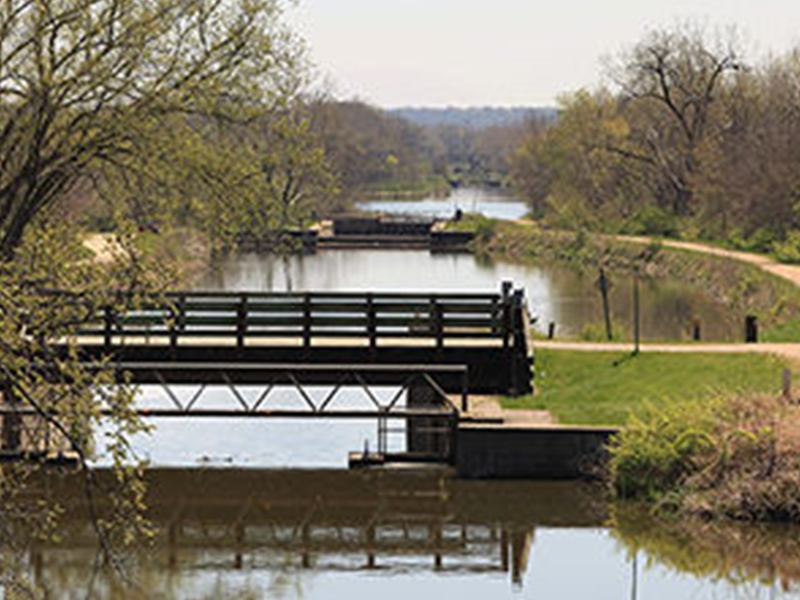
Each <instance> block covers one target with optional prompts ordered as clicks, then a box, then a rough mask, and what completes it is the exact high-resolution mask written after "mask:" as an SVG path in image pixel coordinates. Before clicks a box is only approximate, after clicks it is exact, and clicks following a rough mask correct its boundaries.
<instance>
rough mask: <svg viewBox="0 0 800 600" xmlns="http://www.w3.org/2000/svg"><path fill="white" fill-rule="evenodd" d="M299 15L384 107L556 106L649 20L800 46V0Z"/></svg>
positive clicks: (326, 5)
mask: <svg viewBox="0 0 800 600" xmlns="http://www.w3.org/2000/svg"><path fill="white" fill-rule="evenodd" d="M289 12H290V20H291V22H292V23H294V25H295V27H296V28H297V29H298V30H299V32H300V33H301V35H302V36H303V37H305V39H306V41H307V42H308V44H309V46H310V48H311V55H312V58H313V60H314V62H315V63H316V65H317V66H318V68H319V71H320V72H321V73H322V74H324V75H325V76H327V77H328V79H330V80H331V81H332V82H333V83H334V84H335V87H334V90H335V92H336V94H337V96H339V97H345V98H350V97H356V96H357V97H359V98H361V99H364V100H367V101H370V102H372V103H374V104H377V105H379V106H384V107H396V106H423V105H424V106H449V105H452V106H475V105H478V106H482V105H498V106H513V105H526V106H530V105H553V104H554V102H555V98H556V97H557V96H558V94H559V93H561V92H565V91H570V90H575V89H578V88H580V87H584V86H591V85H594V84H596V83H598V82H599V81H600V75H601V71H602V60H601V59H602V57H603V56H607V55H613V54H616V53H618V52H619V51H620V50H623V49H625V48H627V47H630V46H631V45H632V44H634V43H635V42H636V41H637V40H638V39H640V38H641V37H642V35H643V34H644V32H645V31H646V30H647V28H648V27H653V26H662V25H671V24H673V23H675V22H677V21H684V20H687V19H691V20H694V21H699V22H703V23H707V24H708V25H709V26H710V27H711V28H712V29H713V27H716V26H720V27H727V26H731V25H733V26H735V27H736V28H737V29H738V31H739V32H741V33H742V34H743V37H744V38H745V39H746V41H747V42H748V50H749V51H748V55H749V56H751V57H753V58H755V57H758V56H761V55H764V54H766V53H770V52H771V53H781V52H784V51H786V50H788V49H789V48H791V47H793V46H794V45H796V44H800V2H798V0H638V1H636V0H595V1H590V0H549V1H547V2H544V1H541V0H300V4H299V6H297V7H294V8H291V9H289Z"/></svg>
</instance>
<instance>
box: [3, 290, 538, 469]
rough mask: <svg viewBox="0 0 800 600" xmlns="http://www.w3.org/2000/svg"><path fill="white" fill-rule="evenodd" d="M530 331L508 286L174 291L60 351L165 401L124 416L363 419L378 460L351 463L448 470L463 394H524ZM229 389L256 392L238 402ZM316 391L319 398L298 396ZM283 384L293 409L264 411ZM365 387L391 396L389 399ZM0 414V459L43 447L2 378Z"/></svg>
mask: <svg viewBox="0 0 800 600" xmlns="http://www.w3.org/2000/svg"><path fill="white" fill-rule="evenodd" d="M530 327H531V323H530V318H529V315H528V311H527V308H526V304H525V299H524V292H523V290H514V289H513V286H512V284H510V283H504V284H503V286H502V289H501V291H500V292H499V293H419V292H407V293H388V292H375V293H371V292H359V293H343V292H301V293H245V292H242V293H227V292H199V291H186V292H176V293H170V294H167V295H166V296H161V297H158V298H155V297H154V298H153V301H152V303H149V302H148V303H145V305H143V306H140V307H138V308H136V309H135V310H134V309H129V310H125V311H121V312H115V311H114V310H112V309H105V310H103V311H101V313H100V314H98V315H97V318H96V319H95V320H94V321H92V322H90V323H87V324H86V325H84V326H83V327H81V329H80V330H79V331H78V332H77V333H76V336H75V338H74V339H72V340H70V342H71V343H70V345H72V346H74V345H77V346H78V348H79V352H80V356H81V358H82V360H83V361H85V363H86V366H87V368H90V369H92V368H96V369H113V370H115V371H116V372H117V373H118V377H119V379H120V381H122V380H125V381H129V382H130V383H132V384H135V385H157V386H161V387H162V388H163V389H164V390H165V391H166V394H167V396H168V398H169V400H170V404H169V406H167V407H160V408H148V407H141V408H137V412H138V414H139V415H141V416H143V417H148V418H152V417H158V418H184V419H196V418H236V419H245V418H247V419H278V418H293V419H374V420H375V421H376V423H377V427H378V448H377V451H376V452H374V453H365V455H361V456H359V457H356V461H357V462H359V463H370V464H371V463H375V462H377V463H381V464H382V463H384V462H391V461H404V462H407V461H423V462H443V463H450V464H454V463H455V461H456V459H457V452H458V446H459V432H460V430H461V428H462V426H463V425H464V424H467V423H471V424H475V423H479V422H481V419H480V418H476V417H474V416H472V415H471V414H470V405H469V397H470V395H471V394H480V395H510V396H515V395H522V394H527V393H530V392H531V391H532V378H533V356H532V347H531V342H530V338H529V335H530ZM67 346H68V345H67V344H65V345H64V349H65V351H66V348H67ZM33 368H36V366H35V365H34V366H33ZM181 385H192V386H197V388H196V392H195V393H194V394H193V395H192V396H191V397H190V398H188V399H187V398H181V397H180V396H179V395H178V394H176V393H174V392H173V391H172V390H173V387H174V386H181ZM240 386H259V387H260V388H261V392H260V393H259V394H258V396H257V397H256V398H248V397H246V396H245V395H244V394H242V393H240V392H239V390H238V388H239V387H240ZM320 386H323V387H325V388H326V393H325V396H324V398H319V397H318V395H317V396H315V395H314V394H312V393H311V392H310V391H309V390H310V388H312V387H320ZM210 387H218V388H219V387H221V388H225V389H227V390H228V391H229V392H230V396H231V399H232V402H231V403H230V405H229V406H228V407H225V408H222V407H219V406H216V405H215V406H213V407H212V406H207V405H206V404H205V403H204V392H205V390H206V389H207V388H210ZM287 387H288V388H291V389H294V390H295V391H296V392H297V394H298V395H299V397H300V398H301V399H302V403H301V405H300V406H299V407H294V408H291V409H287V408H281V407H276V406H273V405H272V404H271V399H272V395H273V392H274V391H275V390H276V389H277V388H287ZM354 387H355V388H359V389H361V390H363V392H364V395H365V396H366V399H367V401H366V403H365V405H364V406H359V407H354V406H352V405H350V404H348V403H346V402H340V398H341V396H342V392H343V391H344V390H346V389H352V388H354ZM377 388H391V389H392V395H391V397H389V398H387V397H386V395H385V394H383V395H382V394H378V393H376V392H375V390H376V389H377ZM0 414H2V415H3V428H2V434H3V435H2V447H1V448H0V458H5V459H12V458H18V457H21V456H25V455H28V456H31V455H34V454H37V453H38V454H39V455H45V456H46V455H47V454H48V452H50V450H49V449H48V448H47V447H42V443H43V441H44V442H47V441H49V439H50V438H49V434H47V435H45V436H42V435H39V436H38V437H36V435H35V434H34V433H32V432H31V431H32V430H33V429H35V428H36V427H35V426H36V424H37V423H40V422H41V419H40V417H39V416H37V415H36V414H35V413H34V411H33V409H32V408H31V407H29V406H27V407H26V403H25V401H24V398H19V397H18V395H16V394H15V390H14V386H13V382H7V383H6V385H5V391H4V406H3V409H2V411H0ZM484 420H485V419H484ZM489 420H490V421H491V419H489ZM392 422H400V423H401V424H404V425H405V435H406V451H405V452H401V453H396V454H391V453H389V452H388V444H387V438H388V434H389V433H390V432H392V431H395V432H396V431H397V429H396V428H393V427H392V426H391V425H390V424H391V423H392ZM45 438H47V439H45ZM31 440H37V441H36V443H33V442H32V441H31Z"/></svg>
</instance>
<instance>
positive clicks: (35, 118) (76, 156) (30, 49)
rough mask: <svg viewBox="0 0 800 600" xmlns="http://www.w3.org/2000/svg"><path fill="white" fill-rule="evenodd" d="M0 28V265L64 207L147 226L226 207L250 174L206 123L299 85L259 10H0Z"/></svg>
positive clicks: (236, 5)
mask: <svg viewBox="0 0 800 600" xmlns="http://www.w3.org/2000/svg"><path fill="white" fill-rule="evenodd" d="M76 15H86V16H87V18H76ZM0 20H2V22H3V24H4V25H3V39H2V44H3V52H2V53H0V78H2V80H3V81H4V82H5V83H4V85H3V86H2V87H0V106H2V107H3V110H2V111H0V128H2V130H3V132H4V135H3V138H2V140H0V161H1V162H2V164H3V165H4V168H3V170H2V172H0V255H2V256H3V257H4V258H9V257H11V256H12V255H13V253H14V251H15V250H16V248H17V247H18V246H19V244H20V243H21V240H22V238H23V237H24V235H25V230H26V229H27V228H28V227H29V226H31V224H32V223H34V222H35V220H36V219H37V218H39V217H41V216H43V215H46V214H47V213H48V212H50V211H51V210H52V209H53V207H54V206H59V205H60V206H62V207H63V206H64V205H65V203H67V202H68V201H71V202H76V203H78V204H79V205H80V204H83V205H84V207H85V205H86V204H87V203H89V204H90V203H92V202H94V201H96V200H97V197H98V196H100V197H106V198H110V199H111V201H112V202H114V203H116V204H115V206H114V208H113V209H112V210H109V211H107V213H106V215H105V216H106V217H107V216H108V215H115V216H116V214H117V213H118V212H127V215H128V216H129V217H131V218H134V219H136V220H137V222H138V223H139V225H140V226H151V223H149V221H150V220H154V221H159V220H161V219H163V218H164V215H168V214H171V213H173V212H178V213H180V212H181V211H183V210H184V209H185V208H186V203H189V202H192V201H194V200H195V199H198V200H201V201H203V202H204V203H205V202H212V201H220V202H223V203H227V204H230V203H231V202H232V200H238V199H240V198H241V196H242V194H241V190H242V189H243V188H245V187H247V183H248V181H249V178H248V177H247V175H248V171H250V170H252V164H250V165H248V164H242V162H241V157H242V155H241V154H238V153H236V152H230V151H231V150H236V149H238V148H240V146H241V145H237V144H232V143H220V141H221V140H220V138H219V137H218V136H216V135H215V133H216V132H218V131H219V130H218V129H217V126H218V125H219V124H221V123H222V124H224V125H225V127H227V128H228V129H231V128H233V125H232V124H247V123H249V122H250V121H251V120H252V119H253V118H255V117H257V116H259V115H262V114H264V112H267V113H271V112H272V111H273V110H275V109H276V108H279V107H282V106H286V105H287V104H290V103H291V102H293V101H294V99H295V98H296V97H297V95H298V90H299V89H300V88H301V86H302V85H303V79H304V71H303V68H302V66H301V60H300V58H301V55H302V47H301V45H300V44H299V43H298V41H297V40H296V39H295V37H294V36H293V35H292V34H291V32H290V31H288V30H287V29H286V28H285V26H284V25H283V24H282V22H281V10H280V6H279V5H278V3H276V2H274V1H272V0H256V1H248V2H233V3H215V4H208V3H206V2H204V1H203V0H142V1H139V0H89V2H84V1H83V0H43V1H41V2H34V3H25V4H23V5H19V6H17V5H12V4H6V5H3V7H2V8H0ZM42 40H47V43H42ZM222 141H223V142H224V140H222ZM123 199H124V200H127V206H126V207H125V210H124V211H121V210H119V206H118V204H119V202H120V201H121V200H123ZM165 208H166V210H164V209H165ZM78 210H80V208H79V209H78ZM220 213H222V211H217V214H218V215H219V214H220Z"/></svg>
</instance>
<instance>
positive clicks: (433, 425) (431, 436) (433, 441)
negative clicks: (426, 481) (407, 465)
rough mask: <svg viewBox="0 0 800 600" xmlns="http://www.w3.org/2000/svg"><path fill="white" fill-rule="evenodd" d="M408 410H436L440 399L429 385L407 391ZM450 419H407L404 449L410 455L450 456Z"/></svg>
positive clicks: (439, 404)
mask: <svg viewBox="0 0 800 600" xmlns="http://www.w3.org/2000/svg"><path fill="white" fill-rule="evenodd" d="M407 405H408V406H407V407H408V408H409V409H426V408H430V409H437V408H441V407H442V398H441V397H440V396H439V395H438V394H437V393H436V390H434V389H433V388H432V387H430V386H429V385H412V386H411V387H409V389H408V399H407ZM451 420H452V417H450V416H445V417H409V419H408V421H407V426H406V430H407V431H406V449H407V451H408V452H409V453H411V454H427V455H437V456H450V455H451V454H452V450H453V434H454V427H453V426H452V423H451Z"/></svg>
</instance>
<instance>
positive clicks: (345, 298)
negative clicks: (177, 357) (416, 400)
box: [78, 287, 522, 347]
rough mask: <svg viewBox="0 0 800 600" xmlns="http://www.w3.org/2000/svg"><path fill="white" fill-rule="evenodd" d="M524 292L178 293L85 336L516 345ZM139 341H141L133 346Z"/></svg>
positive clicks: (108, 315)
mask: <svg viewBox="0 0 800 600" xmlns="http://www.w3.org/2000/svg"><path fill="white" fill-rule="evenodd" d="M521 309H522V301H521V292H515V293H513V294H512V293H510V289H509V288H508V287H504V292H503V293H502V294H419V293H342V292H336V293H333V292H306V293H226V292H180V293H173V294H167V295H165V296H163V297H159V298H158V299H156V298H155V297H154V298H153V300H152V302H146V303H145V304H144V305H142V306H140V307H138V308H137V309H135V310H127V311H124V312H115V311H114V310H112V309H104V310H103V311H101V312H100V313H99V314H98V315H97V316H96V318H95V319H94V320H93V321H91V322H89V323H87V324H86V325H84V326H83V327H82V328H81V329H80V330H79V331H78V335H80V336H92V337H99V338H101V339H102V340H103V342H104V343H105V344H106V345H109V346H110V345H113V344H114V343H121V344H124V343H168V344H170V345H178V344H179V343H181V341H182V340H187V339H190V338H194V339H197V338H204V339H220V338H227V339H229V340H235V343H236V345H237V346H245V345H247V343H248V341H251V340H257V339H264V338H283V339H295V340H298V341H299V342H300V343H302V344H303V345H305V346H310V345H311V344H312V341H313V340H314V339H320V338H352V339H361V340H365V341H366V342H368V343H369V345H370V346H372V347H375V346H377V345H378V342H379V340H389V339H395V340H396V339H399V338H415V339H427V340H432V342H433V343H435V345H436V346H438V347H441V346H443V345H444V344H445V342H446V340H449V339H479V340H480V339H482V340H496V341H498V342H499V343H501V344H502V345H503V346H504V347H508V346H511V345H513V344H514V343H515V340H517V339H518V333H519V332H518V331H517V330H518V329H519V323H520V319H519V318H518V315H517V313H518V311H519V310H521ZM134 338H135V340H136V341H133V339H134Z"/></svg>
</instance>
